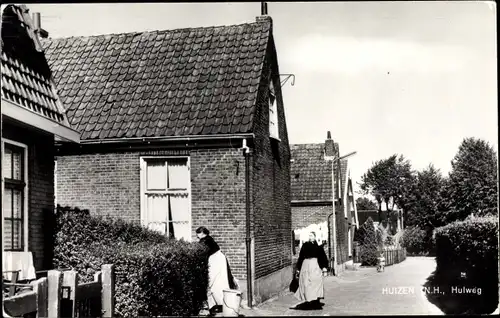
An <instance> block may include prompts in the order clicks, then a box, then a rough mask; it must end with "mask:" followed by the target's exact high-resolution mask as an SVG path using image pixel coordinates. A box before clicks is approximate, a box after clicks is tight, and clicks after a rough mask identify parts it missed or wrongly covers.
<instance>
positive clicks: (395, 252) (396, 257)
mask: <svg viewBox="0 0 500 318" xmlns="http://www.w3.org/2000/svg"><path fill="white" fill-rule="evenodd" d="M360 251H361V248H360V246H359V245H356V246H355V247H354V251H353V260H354V263H361V255H360ZM381 252H382V251H379V252H378V255H380V253H381ZM383 252H384V257H385V266H390V265H393V264H398V263H401V262H402V261H404V260H405V259H406V249H405V248H403V247H391V246H389V247H384V249H383Z"/></svg>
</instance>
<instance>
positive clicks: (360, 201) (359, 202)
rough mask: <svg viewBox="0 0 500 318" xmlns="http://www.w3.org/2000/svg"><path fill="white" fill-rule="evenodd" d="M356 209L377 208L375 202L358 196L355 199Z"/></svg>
mask: <svg viewBox="0 0 500 318" xmlns="http://www.w3.org/2000/svg"><path fill="white" fill-rule="evenodd" d="M356 209H358V210H378V207H377V204H376V203H375V202H373V201H372V200H370V199H368V198H365V197H359V198H357V199H356Z"/></svg>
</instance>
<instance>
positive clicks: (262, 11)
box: [260, 2, 267, 15]
mask: <svg viewBox="0 0 500 318" xmlns="http://www.w3.org/2000/svg"><path fill="white" fill-rule="evenodd" d="M260 15H267V2H261V3H260Z"/></svg>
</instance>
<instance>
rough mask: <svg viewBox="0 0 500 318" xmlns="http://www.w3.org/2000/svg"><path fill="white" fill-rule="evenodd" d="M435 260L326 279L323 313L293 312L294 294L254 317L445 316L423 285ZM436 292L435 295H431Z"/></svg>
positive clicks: (267, 304)
mask: <svg viewBox="0 0 500 318" xmlns="http://www.w3.org/2000/svg"><path fill="white" fill-rule="evenodd" d="M434 268H435V261H434V258H429V257H408V258H407V259H406V260H405V261H403V262H402V263H400V264H396V265H392V266H388V267H386V268H385V271H384V272H381V273H377V272H376V270H375V268H359V269H358V270H357V271H346V272H344V273H343V274H342V276H340V277H328V278H326V279H325V299H324V303H325V306H324V308H323V310H311V311H301V310H294V309H290V307H293V306H294V305H295V304H297V303H298V301H297V300H296V299H295V297H294V296H293V295H292V294H291V293H287V294H285V295H283V296H281V297H279V298H276V299H271V300H269V301H268V302H265V303H263V304H261V305H260V306H258V307H256V308H254V310H252V311H251V312H250V311H249V312H243V313H242V314H244V315H245V316H251V315H260V316H268V315H281V316H283V315H285V316H337V315H371V314H373V315H442V314H443V313H442V312H441V310H439V309H438V308H437V307H436V306H434V305H433V304H431V303H429V302H428V301H427V299H426V297H425V293H424V292H423V291H422V288H423V287H422V285H423V284H424V283H425V281H426V279H427V277H428V276H429V275H430V274H431V273H432V272H433V271H434ZM430 292H433V291H430Z"/></svg>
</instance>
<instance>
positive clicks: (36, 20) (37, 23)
mask: <svg viewBox="0 0 500 318" xmlns="http://www.w3.org/2000/svg"><path fill="white" fill-rule="evenodd" d="M33 27H34V28H35V30H34V31H35V33H36V34H37V35H38V36H40V37H41V38H44V39H46V38H48V37H49V33H48V32H47V31H45V30H44V29H42V21H41V17H40V12H35V13H33Z"/></svg>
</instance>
